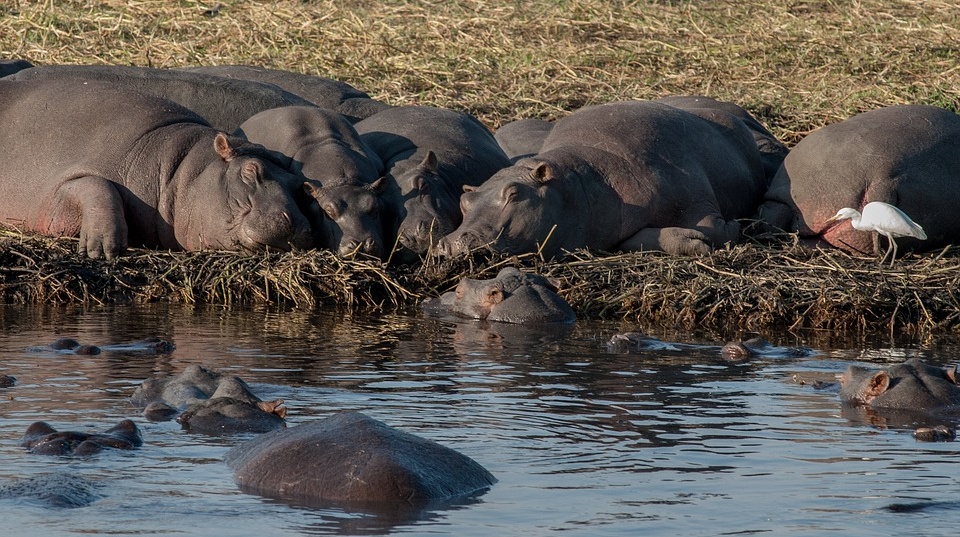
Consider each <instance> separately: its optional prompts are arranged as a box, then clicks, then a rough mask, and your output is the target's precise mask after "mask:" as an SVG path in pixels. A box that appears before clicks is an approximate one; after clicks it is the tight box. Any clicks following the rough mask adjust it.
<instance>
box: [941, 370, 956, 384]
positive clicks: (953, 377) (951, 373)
mask: <svg viewBox="0 0 960 537" xmlns="http://www.w3.org/2000/svg"><path fill="white" fill-rule="evenodd" d="M943 372H944V373H946V374H947V379H949V380H950V382H952V383H954V384H960V383H958V382H957V366H956V365H954V366H953V367H948V368H945V369H944V370H943Z"/></svg>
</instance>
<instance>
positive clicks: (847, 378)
mask: <svg viewBox="0 0 960 537" xmlns="http://www.w3.org/2000/svg"><path fill="white" fill-rule="evenodd" d="M840 398H841V400H843V401H844V402H845V403H850V404H855V405H864V406H868V407H870V408H872V409H891V410H904V411H910V412H920V413H933V412H937V411H942V410H946V409H949V408H951V407H957V406H960V386H958V385H957V375H956V368H955V367H954V368H950V369H941V368H939V367H934V366H931V365H928V364H926V363H924V362H923V361H921V360H919V359H917V358H913V359H911V360H907V361H906V362H904V363H902V364H897V365H894V366H891V367H889V368H887V369H883V370H879V371H878V370H871V369H868V368H865V367H861V366H856V365H852V366H850V367H848V368H847V371H846V372H845V373H844V374H843V376H841V377H840Z"/></svg>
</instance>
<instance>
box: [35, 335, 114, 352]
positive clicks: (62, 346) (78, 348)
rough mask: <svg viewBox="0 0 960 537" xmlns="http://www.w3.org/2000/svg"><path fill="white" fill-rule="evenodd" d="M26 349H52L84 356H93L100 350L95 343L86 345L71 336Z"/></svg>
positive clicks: (39, 350)
mask: <svg viewBox="0 0 960 537" xmlns="http://www.w3.org/2000/svg"><path fill="white" fill-rule="evenodd" d="M27 350H28V351H31V352H47V351H52V352H55V353H57V354H77V355H85V356H94V355H97V354H100V352H102V351H101V349H100V347H98V346H96V345H86V344H83V343H80V342H79V341H77V340H75V339H73V338H71V337H61V338H57V339H55V340H53V342H52V343H50V344H49V345H41V346H37V347H28V348H27Z"/></svg>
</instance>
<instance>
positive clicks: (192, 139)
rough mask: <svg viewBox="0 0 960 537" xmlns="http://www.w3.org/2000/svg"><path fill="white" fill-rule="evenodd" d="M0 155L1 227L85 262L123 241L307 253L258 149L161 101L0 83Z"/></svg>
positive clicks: (307, 240) (59, 85) (287, 200)
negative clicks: (51, 242)
mask: <svg viewBox="0 0 960 537" xmlns="http://www.w3.org/2000/svg"><path fill="white" fill-rule="evenodd" d="M105 102H109V103H110V106H109V107H105V106H104V103H105ZM0 147H3V148H4V155H5V157H4V166H3V167H2V168H0V220H2V222H3V223H5V224H11V225H18V226H22V227H23V228H25V229H27V230H31V231H37V232H40V233H44V234H49V235H55V236H73V237H79V238H80V243H79V250H80V251H81V252H84V253H87V254H88V255H90V256H91V257H100V256H106V257H108V258H111V257H114V256H116V255H117V254H119V253H120V252H121V251H122V250H123V249H124V248H125V247H126V246H127V245H128V244H129V245H137V246H144V247H148V248H163V249H171V250H200V249H206V248H213V249H246V250H263V249H265V248H274V249H282V250H288V249H290V248H291V247H303V248H306V247H309V246H310V245H311V240H312V239H311V235H310V228H309V224H308V223H307V221H306V219H305V218H304V216H303V215H302V214H301V213H300V211H299V209H298V208H297V207H296V205H295V203H294V202H293V200H292V199H291V197H290V195H289V193H288V192H287V191H286V190H284V189H283V188H282V186H281V185H280V183H278V182H277V181H276V180H275V179H277V178H278V177H281V176H285V175H287V172H285V171H283V170H282V169H281V168H280V167H279V166H278V165H277V164H275V163H273V162H272V161H270V160H269V159H268V158H267V157H268V155H267V153H266V151H265V150H264V149H263V148H262V147H260V146H258V145H255V144H250V143H249V142H246V141H245V140H241V139H238V138H233V137H229V136H227V135H225V134H223V133H222V132H218V131H217V130H215V129H213V128H211V127H210V126H209V125H207V124H206V123H205V122H204V121H203V120H202V119H201V118H200V117H198V116H197V115H196V114H194V113H193V112H191V111H189V110H187V109H185V108H183V107H181V106H178V105H176V104H175V103H173V102H170V101H166V100H163V99H159V98H156V97H152V96H148V95H143V94H138V93H133V92H126V91H119V90H116V89H115V88H113V87H112V86H110V85H101V84H97V83H93V82H79V81H72V80H49V81H38V82H26V81H22V82H15V81H7V80H0ZM284 181H293V180H292V179H284Z"/></svg>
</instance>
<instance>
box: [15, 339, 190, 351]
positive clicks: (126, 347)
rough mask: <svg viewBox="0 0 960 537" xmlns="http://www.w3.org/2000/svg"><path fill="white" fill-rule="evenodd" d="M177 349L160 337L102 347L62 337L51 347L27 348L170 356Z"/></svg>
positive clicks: (34, 348) (50, 345) (31, 349)
mask: <svg viewBox="0 0 960 537" xmlns="http://www.w3.org/2000/svg"><path fill="white" fill-rule="evenodd" d="M175 348H176V346H175V345H174V344H173V343H172V342H170V341H167V340H165V339H160V338H158V337H148V338H144V339H140V340H137V341H131V342H129V343H115V344H110V345H100V346H97V345H89V344H84V343H80V342H79V341H77V340H76V339H73V338H71V337H61V338H57V339H55V340H53V342H52V343H50V344H49V345H41V346H37V347H27V350H28V351H31V352H50V351H52V352H55V353H57V354H80V355H97V354H100V353H101V352H104V351H108V352H123V353H126V354H170V353H171V352H173V350H174V349H175Z"/></svg>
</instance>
